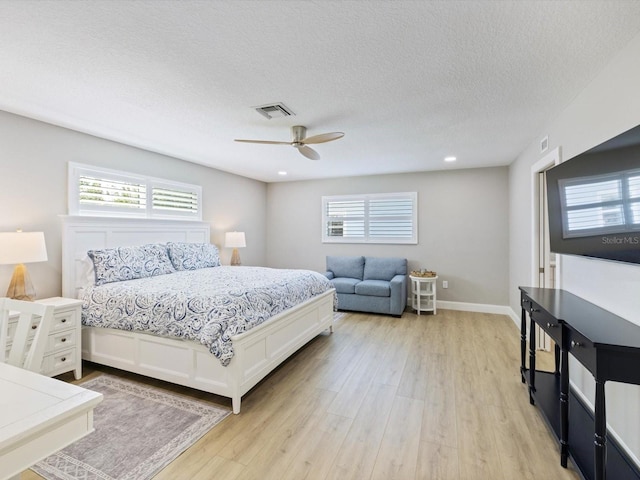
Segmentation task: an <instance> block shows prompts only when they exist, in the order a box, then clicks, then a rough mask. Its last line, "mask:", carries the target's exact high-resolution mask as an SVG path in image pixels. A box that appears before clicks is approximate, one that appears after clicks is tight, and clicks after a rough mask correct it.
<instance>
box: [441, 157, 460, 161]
mask: <svg viewBox="0 0 640 480" xmlns="http://www.w3.org/2000/svg"><path fill="white" fill-rule="evenodd" d="M456 160H457V159H456V157H444V161H445V162H455V161H456Z"/></svg>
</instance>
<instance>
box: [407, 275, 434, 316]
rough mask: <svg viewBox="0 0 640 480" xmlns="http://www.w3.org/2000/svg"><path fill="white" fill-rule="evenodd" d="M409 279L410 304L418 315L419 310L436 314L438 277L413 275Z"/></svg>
mask: <svg viewBox="0 0 640 480" xmlns="http://www.w3.org/2000/svg"><path fill="white" fill-rule="evenodd" d="M409 278H410V279H411V304H412V305H411V306H412V308H413V309H414V310H415V311H416V313H417V314H418V315H420V312H433V314H434V315H435V314H436V281H437V280H438V277H437V276H435V277H414V276H412V275H410V276H409Z"/></svg>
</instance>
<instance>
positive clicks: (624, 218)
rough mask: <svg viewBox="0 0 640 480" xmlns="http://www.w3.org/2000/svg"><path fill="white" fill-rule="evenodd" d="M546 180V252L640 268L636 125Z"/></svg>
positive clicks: (639, 171)
mask: <svg viewBox="0 0 640 480" xmlns="http://www.w3.org/2000/svg"><path fill="white" fill-rule="evenodd" d="M546 178H547V205H548V212H549V239H550V244H551V251H552V252H555V253H561V254H570V255H582V256H587V257H595V258H602V259H605V260H614V261H618V262H628V263H638V264H640V125H638V126H637V127H635V128H632V129H631V130H628V131H626V132H624V133H622V134H620V135H618V136H617V137H614V138H612V139H610V140H607V141H606V142H604V143H602V144H600V145H598V146H596V147H594V148H592V149H591V150H588V151H586V152H584V153H581V154H579V155H576V156H575V157H573V158H571V159H569V160H567V161H565V162H563V163H561V164H559V165H556V166H555V167H553V168H551V169H550V170H548V171H547V174H546Z"/></svg>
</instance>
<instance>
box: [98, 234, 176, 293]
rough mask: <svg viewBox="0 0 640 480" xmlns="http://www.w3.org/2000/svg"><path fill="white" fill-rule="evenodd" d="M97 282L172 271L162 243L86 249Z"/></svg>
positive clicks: (99, 283)
mask: <svg viewBox="0 0 640 480" xmlns="http://www.w3.org/2000/svg"><path fill="white" fill-rule="evenodd" d="M87 255H89V258H91V260H92V261H93V267H94V271H95V275H96V285H103V284H105V283H111V282H122V281H123V280H133V279H135V278H144V277H152V276H154V275H164V274H167V273H173V272H175V271H176V270H175V268H173V264H172V263H171V260H170V259H169V255H168V253H167V247H166V245H164V244H159V243H150V244H148V245H140V246H137V247H117V248H106V249H104V250H89V251H88V252H87Z"/></svg>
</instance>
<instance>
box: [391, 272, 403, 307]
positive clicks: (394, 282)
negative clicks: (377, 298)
mask: <svg viewBox="0 0 640 480" xmlns="http://www.w3.org/2000/svg"><path fill="white" fill-rule="evenodd" d="M389 288H391V298H390V300H391V313H392V314H393V315H402V312H404V309H405V307H406V306H407V276H406V275H396V276H395V277H393V278H392V279H391V280H390V281H389Z"/></svg>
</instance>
